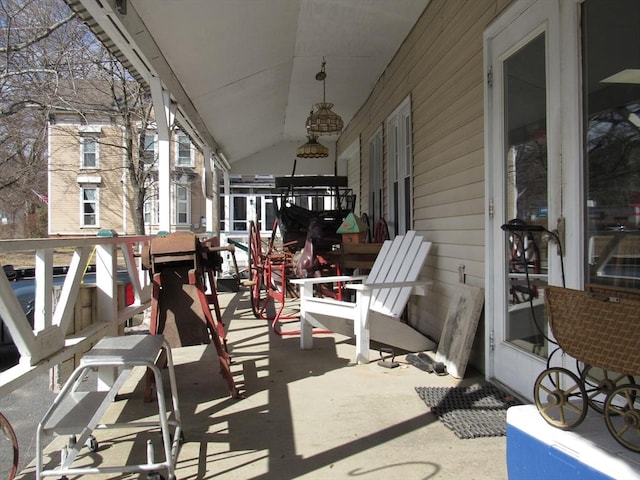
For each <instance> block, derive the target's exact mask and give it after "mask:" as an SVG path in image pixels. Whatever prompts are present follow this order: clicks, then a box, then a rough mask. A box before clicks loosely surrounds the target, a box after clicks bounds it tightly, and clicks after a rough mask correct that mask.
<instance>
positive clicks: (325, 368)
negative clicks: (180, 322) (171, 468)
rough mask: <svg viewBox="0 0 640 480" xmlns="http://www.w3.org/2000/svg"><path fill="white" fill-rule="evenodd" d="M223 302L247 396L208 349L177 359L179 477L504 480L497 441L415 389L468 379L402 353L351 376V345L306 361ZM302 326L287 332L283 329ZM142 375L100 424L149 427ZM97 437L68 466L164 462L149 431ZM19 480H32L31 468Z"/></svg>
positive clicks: (240, 302) (237, 374) (317, 347)
mask: <svg viewBox="0 0 640 480" xmlns="http://www.w3.org/2000/svg"><path fill="white" fill-rule="evenodd" d="M219 299H220V303H221V306H222V310H223V318H224V322H225V325H226V326H227V329H228V336H227V339H228V347H229V351H230V354H231V357H232V361H233V364H232V366H231V368H232V372H233V375H234V380H235V382H236V385H237V386H238V387H239V388H240V389H241V391H242V392H243V393H244V396H245V398H243V399H241V400H236V399H232V398H230V396H229V390H228V388H227V385H226V383H225V381H224V379H223V378H222V376H221V375H220V373H219V368H218V360H217V357H216V352H215V348H214V347H213V346H212V345H209V346H195V347H182V348H175V349H173V358H174V362H175V371H176V376H177V383H178V395H179V401H180V412H181V415H182V423H183V430H184V436H185V442H184V443H183V444H182V447H181V450H180V453H179V455H178V462H177V468H176V477H177V479H179V480H185V479H213V478H224V479H228V480H236V479H237V480H240V479H242V480H246V479H273V480H276V479H277V480H281V479H298V478H300V479H323V480H325V479H348V478H362V479H385V480H388V479H403V480H413V479H416V480H417V479H420V480H425V479H456V480H458V479H483V480H487V479H488V480H490V479H506V478H507V473H506V439H505V437H493V438H478V439H471V440H461V439H458V438H457V437H456V436H455V435H454V433H453V432H451V431H450V430H449V429H448V428H446V427H445V426H444V425H443V424H442V422H440V421H439V420H438V419H437V418H436V417H435V416H434V415H433V414H431V413H430V411H429V409H428V407H427V406H426V405H425V404H424V402H423V401H422V400H421V399H420V397H419V396H418V394H417V393H416V391H415V387H419V386H455V385H458V384H460V383H465V384H466V383H473V382H474V381H481V380H482V377H481V376H480V375H477V374H475V372H474V371H472V370H471V371H470V370H468V371H467V372H468V373H467V376H468V378H465V379H464V380H463V381H459V380H456V379H455V378H453V377H451V376H436V375H434V374H428V373H425V372H423V371H421V370H419V369H417V368H415V367H413V366H411V365H408V364H405V363H404V355H402V356H399V357H397V358H396V360H398V361H400V362H403V363H402V365H401V366H400V367H399V368H395V369H385V368H382V367H380V366H378V365H377V364H376V362H375V361H373V362H371V363H370V364H368V365H359V366H353V365H350V362H351V360H352V358H353V356H354V352H355V347H354V345H353V343H352V341H351V340H350V339H349V338H347V337H343V336H339V335H318V336H317V337H316V338H315V344H314V349H313V350H305V351H302V350H300V349H299V345H298V342H299V337H298V336H297V335H278V334H276V333H275V332H273V331H272V329H271V328H270V326H269V324H268V322H266V321H264V320H257V319H255V318H254V316H253V314H252V312H251V307H250V303H249V296H248V292H247V291H244V290H241V291H240V292H238V293H221V294H219ZM298 325H299V324H298V323H297V322H294V323H284V324H283V328H282V330H283V331H285V332H286V331H291V330H295V329H297V328H298ZM376 355H377V352H373V354H372V359H375V356H376ZM143 373H144V371H143V370H141V369H136V370H135V371H134V374H133V375H132V376H131V377H130V378H129V380H128V381H127V383H126V384H125V386H124V388H123V389H121V397H122V398H121V399H120V400H117V401H116V402H114V403H113V405H112V406H111V407H110V408H109V410H108V411H107V414H106V417H105V418H104V419H103V421H104V422H105V423H111V422H116V421H117V422H126V421H140V420H144V419H153V418H154V414H155V413H157V403H156V402H155V401H154V402H151V403H144V402H143V400H142V396H143V387H144V381H141V379H142V376H143ZM165 385H168V381H165ZM167 403H170V396H169V395H168V394H167ZM95 436H96V438H97V440H98V442H99V445H100V446H99V449H98V451H97V452H95V453H91V452H89V451H88V450H87V449H86V448H85V449H83V450H82V453H81V455H80V457H79V458H78V459H77V460H76V462H75V463H74V466H79V465H86V464H91V463H92V462H94V460H96V459H97V460H99V461H100V462H102V465H109V464H110V465H122V464H124V463H128V464H129V463H130V464H136V463H143V462H144V459H145V458H146V447H145V444H146V439H147V438H152V439H153V441H154V443H155V451H156V460H158V458H159V454H160V453H161V448H160V436H159V435H158V433H157V431H152V432H140V431H137V430H130V429H107V430H96V431H95ZM65 442H66V438H62V437H59V438H55V439H54V440H53V441H52V442H51V444H50V445H49V447H48V448H47V450H46V453H45V464H46V465H47V468H53V467H54V466H55V465H56V464H57V463H58V462H59V452H58V449H59V448H60V445H61V444H63V443H65ZM162 473H163V475H164V476H165V478H166V474H165V473H164V472H162ZM145 477H146V475H145V474H139V473H135V474H122V475H120V474H115V475H114V474H111V475H101V476H91V478H121V479H124V478H145ZM16 478H19V479H33V478H35V468H34V465H33V464H31V465H29V466H28V467H27V468H26V469H25V470H24V471H23V472H22V473H21V474H20V475H19V476H18V477H16ZM52 478H53V477H52Z"/></svg>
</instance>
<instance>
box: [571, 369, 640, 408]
mask: <svg viewBox="0 0 640 480" xmlns="http://www.w3.org/2000/svg"><path fill="white" fill-rule="evenodd" d="M580 379H581V380H582V383H583V385H584V386H585V389H586V391H587V401H588V402H589V406H590V407H591V408H593V409H594V410H595V411H596V412H598V413H604V402H605V401H606V399H607V396H608V395H609V394H610V393H611V392H612V391H613V390H614V389H615V388H616V387H618V386H619V385H622V384H626V383H629V384H632V385H633V384H635V383H636V382H635V380H634V378H633V376H632V375H625V374H621V373H616V372H611V371H607V370H603V369H602V368H598V367H592V366H591V365H587V366H586V367H585V368H584V369H583V370H582V374H581V376H580Z"/></svg>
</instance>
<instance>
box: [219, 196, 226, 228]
mask: <svg viewBox="0 0 640 480" xmlns="http://www.w3.org/2000/svg"><path fill="white" fill-rule="evenodd" d="M227 198H228V197H227V195H220V200H219V201H218V204H219V206H220V213H219V217H220V231H221V232H225V231H226V230H227V228H228V227H227V213H226V210H227Z"/></svg>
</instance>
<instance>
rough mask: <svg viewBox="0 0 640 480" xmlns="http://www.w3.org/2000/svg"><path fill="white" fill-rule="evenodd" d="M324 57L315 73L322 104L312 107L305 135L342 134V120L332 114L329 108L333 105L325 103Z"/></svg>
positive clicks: (325, 75) (325, 76)
mask: <svg viewBox="0 0 640 480" xmlns="http://www.w3.org/2000/svg"><path fill="white" fill-rule="evenodd" d="M326 63H327V62H325V60H324V57H322V68H321V69H320V71H319V72H318V73H316V80H318V81H320V82H322V102H321V103H316V104H315V105H314V107H315V109H316V110H315V112H314V111H313V109H312V110H311V114H310V115H309V116H308V117H307V122H306V124H305V126H306V127H307V133H309V134H311V135H316V136H317V135H337V134H339V133H340V132H342V127H343V126H344V123H343V122H342V118H341V117H340V115H338V114H337V113H335V112H333V111H332V110H331V108H332V107H333V103H327V101H326V83H325V81H326V79H327V73H326V72H325V69H324V67H325V65H326Z"/></svg>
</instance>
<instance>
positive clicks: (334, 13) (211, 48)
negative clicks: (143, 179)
mask: <svg viewBox="0 0 640 480" xmlns="http://www.w3.org/2000/svg"><path fill="white" fill-rule="evenodd" d="M66 1H67V3H68V4H69V5H70V6H71V7H72V8H73V9H74V10H75V11H76V12H77V13H78V14H79V15H80V16H81V17H82V18H83V19H84V20H85V21H86V22H87V24H88V25H89V26H90V27H91V28H92V29H93V31H94V32H95V33H96V34H98V36H99V37H100V38H101V39H102V40H103V42H104V43H105V44H106V45H107V46H108V48H110V50H111V51H112V52H113V53H115V54H117V55H118V56H120V58H123V59H124V58H126V62H127V63H128V64H129V66H130V67H131V68H132V71H133V72H134V74H135V75H136V76H137V77H138V78H139V79H140V80H143V81H147V80H148V79H149V78H151V77H152V76H158V77H160V79H161V80H162V82H163V84H164V85H165V86H166V87H168V89H169V91H170V92H171V95H172V98H173V100H174V101H176V102H177V103H178V105H179V107H178V117H179V120H180V118H182V119H183V120H185V121H186V123H187V124H188V126H192V127H193V129H194V130H195V131H197V132H198V135H196V137H199V138H200V139H201V140H202V141H203V143H206V144H208V145H209V146H210V147H212V149H213V150H214V151H215V152H220V153H223V154H224V156H225V157H226V159H227V160H228V161H229V162H230V163H231V164H232V163H233V162H236V161H239V160H242V159H244V158H247V157H249V156H251V155H253V154H256V153H258V152H261V151H263V150H265V149H268V148H270V147H272V146H274V145H277V144H279V143H281V142H301V143H304V141H306V129H305V120H306V117H307V116H308V115H309V113H310V110H311V108H312V105H313V104H315V103H318V102H320V101H322V97H323V85H322V82H319V81H317V80H316V79H315V74H316V73H317V72H318V71H319V70H320V68H321V64H322V61H323V58H324V59H325V61H326V73H327V77H326V80H325V87H326V100H327V101H328V102H331V103H334V104H335V107H334V111H335V112H336V113H338V114H339V115H340V116H341V117H342V118H343V120H344V122H345V125H346V124H347V123H348V122H349V121H350V120H351V118H352V117H353V115H354V114H355V113H356V112H357V111H358V109H359V108H360V106H361V105H362V104H363V103H364V101H365V100H366V99H367V97H368V96H369V94H370V92H371V90H372V88H373V87H374V85H375V84H376V82H377V81H378V79H379V78H380V76H381V75H382V73H383V72H384V70H385V68H386V66H387V65H388V63H389V62H390V60H391V59H392V58H393V55H394V54H395V52H396V51H397V49H398V48H399V46H400V45H401V43H402V42H403V40H404V39H405V38H406V36H407V34H408V33H409V31H410V30H411V28H412V27H413V25H414V24H415V22H416V20H417V19H418V18H419V16H420V15H421V13H422V12H423V11H424V9H425V7H426V5H427V4H428V3H429V0H332V1H327V0H182V1H175V0H117V1H116V0H101V1H98V0H66ZM322 138H323V140H322V142H323V143H324V144H327V142H329V144H330V143H331V142H334V141H335V140H336V139H337V137H336V136H334V137H322Z"/></svg>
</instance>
